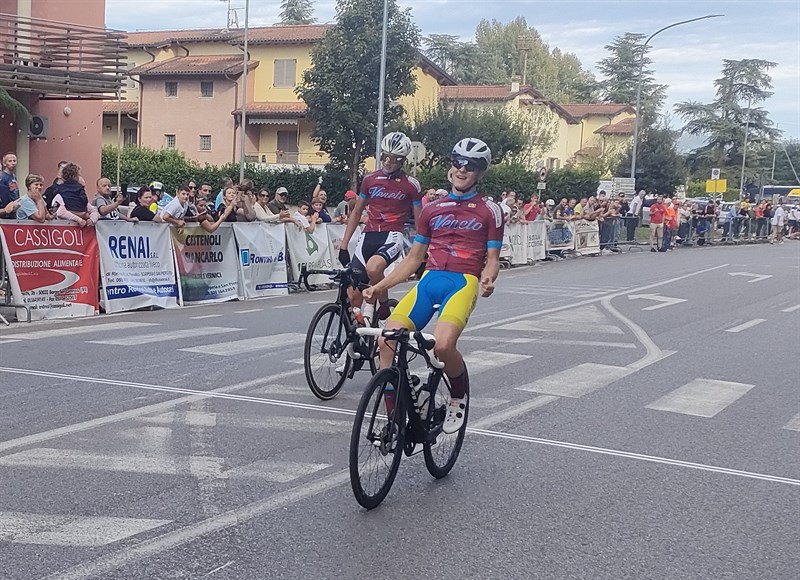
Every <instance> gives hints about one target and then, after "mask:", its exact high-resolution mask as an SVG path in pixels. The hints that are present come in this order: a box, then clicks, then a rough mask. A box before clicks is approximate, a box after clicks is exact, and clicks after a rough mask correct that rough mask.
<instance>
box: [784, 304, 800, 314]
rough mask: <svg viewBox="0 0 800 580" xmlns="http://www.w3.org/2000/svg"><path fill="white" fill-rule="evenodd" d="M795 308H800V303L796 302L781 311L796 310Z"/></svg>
mask: <svg viewBox="0 0 800 580" xmlns="http://www.w3.org/2000/svg"><path fill="white" fill-rule="evenodd" d="M795 310H800V304H795V305H794V306H790V307H789V308H784V309H783V310H781V312H794V311H795Z"/></svg>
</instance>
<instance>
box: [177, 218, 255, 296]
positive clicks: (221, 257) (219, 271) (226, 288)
mask: <svg viewBox="0 0 800 580" xmlns="http://www.w3.org/2000/svg"><path fill="white" fill-rule="evenodd" d="M169 230H170V231H171V232H172V245H173V247H174V248H175V261H176V263H177V265H178V277H179V280H180V284H181V293H182V297H183V303H184V304H187V303H195V304H196V303H202V302H223V301H225V300H234V299H236V298H238V297H239V266H238V264H237V262H238V260H237V257H238V256H237V254H236V242H235V240H234V238H233V228H232V227H231V224H222V225H221V226H220V227H219V229H217V230H216V231H215V232H214V233H208V232H206V231H205V230H204V229H203V228H201V227H200V226H185V227H182V228H169Z"/></svg>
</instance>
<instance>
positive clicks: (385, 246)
mask: <svg viewBox="0 0 800 580" xmlns="http://www.w3.org/2000/svg"><path fill="white" fill-rule="evenodd" d="M409 153H411V140H410V139H409V138H408V137H406V135H405V134H403V133H399V132H394V133H389V134H388V135H386V137H384V138H383V140H382V141H381V158H380V164H381V166H380V169H378V170H377V171H374V172H373V173H370V174H369V175H367V176H366V177H365V178H364V181H363V182H362V183H361V190H360V193H359V195H358V199H357V200H356V204H355V206H354V207H353V209H352V210H351V211H350V215H349V217H348V220H347V228H346V229H345V233H344V237H343V238H342V241H341V248H342V249H341V250H339V261H340V262H341V263H342V265H344V266H347V265H348V264H349V263H350V253H349V252H348V251H347V247H348V244H349V243H350V238H352V237H353V234H354V233H355V231H356V228H357V227H358V224H359V221H360V218H361V213H362V211H363V210H364V207H365V206H368V207H367V215H368V218H367V224H366V226H365V227H364V231H363V233H362V234H361V237H359V239H358V245H357V247H356V251H355V255H354V256H353V259H352V264H351V267H352V268H353V269H354V270H360V271H361V276H362V280H363V282H364V283H365V284H366V283H367V282H369V283H370V284H372V285H374V284H377V283H378V282H380V281H381V280H383V277H384V270H386V268H387V267H388V266H389V264H391V263H392V262H394V261H395V260H396V259H397V257H398V256H399V255H400V252H401V251H402V249H403V227H404V225H405V221H406V216H408V214H409V210H413V213H414V221H415V222H418V221H419V213H420V211H421V210H422V188H421V187H420V184H419V181H417V180H416V178H414V177H411V176H410V175H407V174H406V172H405V171H403V164H404V163H405V161H406V157H408V154H409ZM376 299H377V301H378V302H379V303H380V304H379V305H378V309H377V310H378V312H377V314H378V316H379V317H380V319H381V320H385V319H386V318H387V317H388V316H389V304H388V299H389V293H388V292H378V293H374V294H372V295H371V298H370V299H369V300H367V304H365V305H364V307H363V308H362V312H363V314H364V318H368V319H370V320H371V319H372V318H373V316H374V315H375V300H376ZM350 302H351V304H352V305H353V306H354V307H361V306H362V297H361V293H360V292H358V291H357V290H354V291H353V292H352V295H351V297H350ZM365 322H366V324H367V325H369V321H365Z"/></svg>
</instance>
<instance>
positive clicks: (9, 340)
mask: <svg viewBox="0 0 800 580" xmlns="http://www.w3.org/2000/svg"><path fill="white" fill-rule="evenodd" d="M12 342H22V341H21V340H17V339H13V338H9V339H8V340H0V344H10V343H12Z"/></svg>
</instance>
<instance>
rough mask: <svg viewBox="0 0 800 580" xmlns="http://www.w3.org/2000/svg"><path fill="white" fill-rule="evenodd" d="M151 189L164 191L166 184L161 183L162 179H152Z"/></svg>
mask: <svg viewBox="0 0 800 580" xmlns="http://www.w3.org/2000/svg"><path fill="white" fill-rule="evenodd" d="M150 189H157V190H158V191H164V184H163V183H161V182H160V181H151V182H150Z"/></svg>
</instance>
